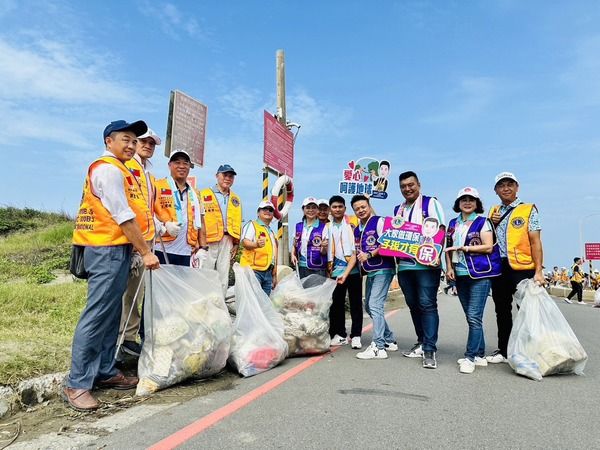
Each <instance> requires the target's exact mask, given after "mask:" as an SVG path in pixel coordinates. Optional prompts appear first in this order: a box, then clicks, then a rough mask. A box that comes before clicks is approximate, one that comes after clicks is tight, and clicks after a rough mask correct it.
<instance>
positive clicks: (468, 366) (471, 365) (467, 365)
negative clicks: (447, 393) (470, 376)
mask: <svg viewBox="0 0 600 450" xmlns="http://www.w3.org/2000/svg"><path fill="white" fill-rule="evenodd" d="M458 370H459V371H460V373H473V372H475V362H473V361H471V360H470V359H468V358H463V359H462V360H461V363H460V366H459V368H458Z"/></svg>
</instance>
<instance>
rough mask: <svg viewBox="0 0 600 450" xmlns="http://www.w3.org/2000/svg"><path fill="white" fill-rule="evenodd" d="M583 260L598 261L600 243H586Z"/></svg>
mask: <svg viewBox="0 0 600 450" xmlns="http://www.w3.org/2000/svg"><path fill="white" fill-rule="evenodd" d="M585 259H587V260H588V261H591V260H600V242H592V243H590V242H586V244H585Z"/></svg>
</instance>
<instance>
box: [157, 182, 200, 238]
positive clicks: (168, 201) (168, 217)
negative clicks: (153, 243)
mask: <svg viewBox="0 0 600 450" xmlns="http://www.w3.org/2000/svg"><path fill="white" fill-rule="evenodd" d="M154 185H155V187H156V200H155V202H154V211H155V212H156V217H158V220H160V221H161V222H162V223H166V222H177V212H176V211H175V202H174V200H173V196H174V195H177V193H176V192H173V191H172V189H171V186H170V185H169V181H168V180H167V179H166V178H162V179H160V180H156V181H155V182H154ZM188 189H193V188H192V187H191V186H190V187H188ZM194 216H195V211H194V205H193V204H192V200H191V198H190V195H189V193H188V196H187V219H188V220H187V243H188V244H190V245H191V246H192V247H195V246H196V244H197V243H198V230H197V229H196V228H195V227H194ZM162 240H163V241H164V242H171V241H174V240H175V237H173V236H171V235H170V234H169V233H165V234H164V235H163V236H162Z"/></svg>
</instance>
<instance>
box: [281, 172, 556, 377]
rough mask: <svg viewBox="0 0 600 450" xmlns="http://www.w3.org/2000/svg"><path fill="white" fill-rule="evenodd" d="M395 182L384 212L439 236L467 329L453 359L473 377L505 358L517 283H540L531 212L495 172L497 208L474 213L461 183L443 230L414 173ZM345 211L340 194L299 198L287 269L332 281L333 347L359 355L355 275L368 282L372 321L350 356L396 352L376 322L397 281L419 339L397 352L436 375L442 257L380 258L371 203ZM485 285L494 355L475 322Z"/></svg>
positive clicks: (508, 177)
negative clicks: (494, 330)
mask: <svg viewBox="0 0 600 450" xmlns="http://www.w3.org/2000/svg"><path fill="white" fill-rule="evenodd" d="M399 183H400V191H401V193H402V196H403V197H404V202H403V203H402V204H400V205H398V206H396V207H395V208H394V211H393V213H392V214H390V215H391V216H394V217H401V218H402V219H403V220H404V221H406V222H410V223H413V224H418V225H424V224H426V223H427V222H435V223H436V225H437V226H438V227H439V228H441V229H445V232H446V242H447V246H446V249H445V260H446V261H445V263H446V271H445V275H446V278H447V279H448V280H451V281H453V282H455V283H456V288H457V291H458V297H459V299H460V302H461V305H462V307H463V310H464V312H465V316H466V320H467V324H468V327H469V333H468V338H467V345H466V351H465V355H464V358H461V359H459V360H458V364H459V370H460V372H462V373H472V372H473V371H474V370H475V367H476V366H485V365H487V364H488V363H501V362H507V346H508V339H509V336H510V333H511V328H512V302H513V294H514V293H515V291H516V288H517V284H518V283H519V282H520V281H521V280H524V279H528V278H532V279H533V280H534V281H535V282H536V283H538V284H540V285H543V284H545V279H544V274H543V270H542V259H543V253H542V243H541V239H540V232H541V226H540V222H539V217H538V213H537V208H536V207H535V206H534V205H533V204H530V203H524V202H523V201H522V200H520V199H519V198H518V196H517V194H518V191H519V182H518V180H517V178H516V176H515V175H514V174H512V173H510V172H502V173H500V174H498V175H497V176H496V177H495V180H494V191H495V192H496V194H497V195H498V197H499V199H500V204H499V205H497V206H494V207H492V208H491V209H490V212H489V217H485V216H483V215H482V214H483V212H484V209H483V204H482V202H481V198H480V195H479V192H478V191H477V189H475V188H473V187H465V188H463V189H461V190H460V191H459V192H458V195H457V196H456V200H455V203H454V205H453V211H454V212H456V213H457V214H458V216H457V217H455V218H453V219H452V220H450V221H449V222H448V225H447V226H445V224H446V221H445V218H444V212H443V208H442V206H441V204H440V202H439V201H438V200H437V199H436V198H435V197H432V196H426V195H423V194H422V193H421V184H420V182H419V178H418V176H417V174H416V173H414V172H412V171H408V172H404V173H402V174H400V176H399ZM351 207H352V209H353V211H354V214H355V217H353V219H354V221H353V220H351V219H350V218H349V217H348V216H347V215H346V205H345V200H344V198H343V197H340V196H337V195H336V196H333V197H331V199H330V200H329V201H326V200H317V199H315V198H314V197H308V198H306V199H305V200H304V201H303V203H302V211H303V214H304V216H303V218H302V221H301V222H299V223H298V224H296V232H295V237H294V244H293V248H292V257H291V259H292V263H293V264H294V265H296V266H297V268H298V273H299V274H300V276H301V277H304V276H307V275H310V274H314V273H316V274H320V275H323V276H329V277H333V278H335V279H337V283H338V286H337V287H336V290H335V291H334V294H333V304H332V306H331V310H330V334H331V336H332V341H331V342H332V345H345V344H348V343H350V344H351V346H352V348H355V349H362V343H361V340H360V330H361V328H362V303H361V298H362V282H361V277H366V286H365V288H366V289H365V300H364V305H365V310H366V312H367V314H368V315H369V316H370V317H371V319H372V320H373V340H372V342H371V344H370V345H369V346H367V348H366V349H365V350H363V351H361V352H359V353H357V355H356V357H357V358H359V359H363V360H372V359H386V358H388V352H395V351H397V350H398V344H397V342H396V339H395V338H394V334H393V332H392V330H391V329H390V327H389V325H388V323H387V322H386V320H385V316H384V306H385V302H386V300H387V296H388V291H389V286H390V284H391V282H392V279H393V277H394V275H397V277H398V282H399V284H400V288H401V289H402V292H403V294H404V298H405V300H406V304H407V305H408V307H409V309H410V314H411V318H412V322H413V325H414V328H415V334H416V340H417V342H416V343H415V344H414V345H413V347H412V348H410V349H407V350H406V351H404V352H402V354H403V355H404V356H406V357H408V358H420V359H421V360H422V365H423V367H424V368H429V369H435V368H436V367H437V360H436V351H437V346H436V345H437V339H438V328H439V315H438V309H437V293H438V288H439V284H440V276H441V271H442V261H441V260H440V259H441V258H438V260H437V261H434V263H433V264H428V265H425V264H421V263H420V262H418V261H416V259H414V258H404V257H403V258H400V257H398V258H394V257H391V256H385V255H380V254H379V251H380V247H381V244H380V239H379V238H380V237H381V236H382V234H383V228H384V217H382V216H378V215H376V213H375V211H374V209H373V207H372V205H371V203H370V199H369V198H368V197H366V196H363V195H355V196H354V197H352V200H351ZM328 214H330V217H331V220H330V221H329V220H328V219H327V217H328ZM490 289H491V290H492V297H493V300H494V304H495V309H496V319H497V325H498V349H497V350H496V351H494V352H493V353H491V354H488V355H486V354H485V341H484V333H483V322H482V320H483V312H484V307H485V303H486V300H487V297H488V294H489V292H490ZM346 293H348V297H349V299H350V312H351V317H352V331H351V333H350V336H349V337H348V335H347V334H346V329H345V326H344V323H345V322H344V318H345V313H344V304H345V297H346Z"/></svg>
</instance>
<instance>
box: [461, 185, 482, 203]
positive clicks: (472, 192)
mask: <svg viewBox="0 0 600 450" xmlns="http://www.w3.org/2000/svg"><path fill="white" fill-rule="evenodd" d="M465 195H468V196H470V197H473V198H479V191H478V190H477V189H475V188H474V187H470V186H467V187H464V188H462V189H461V190H460V191H458V194H457V195H456V199H457V200H458V199H459V198H461V197H464V196H465Z"/></svg>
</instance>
